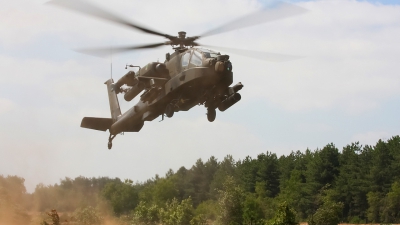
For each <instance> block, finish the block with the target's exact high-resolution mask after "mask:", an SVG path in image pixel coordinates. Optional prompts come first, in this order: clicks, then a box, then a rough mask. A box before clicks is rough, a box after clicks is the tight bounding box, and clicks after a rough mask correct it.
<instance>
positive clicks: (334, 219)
mask: <svg viewBox="0 0 400 225" xmlns="http://www.w3.org/2000/svg"><path fill="white" fill-rule="evenodd" d="M342 210H343V203H341V202H339V203H337V202H332V201H328V202H324V204H323V205H322V206H321V207H319V208H318V209H317V211H316V212H315V214H314V215H313V217H312V220H313V221H310V222H309V224H315V225H337V224H339V222H340V217H341V215H342Z"/></svg>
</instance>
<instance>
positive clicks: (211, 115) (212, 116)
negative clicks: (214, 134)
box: [207, 108, 217, 122]
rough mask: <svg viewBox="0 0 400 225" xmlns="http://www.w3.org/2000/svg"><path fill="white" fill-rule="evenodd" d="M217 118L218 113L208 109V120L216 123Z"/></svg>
mask: <svg viewBox="0 0 400 225" xmlns="http://www.w3.org/2000/svg"><path fill="white" fill-rule="evenodd" d="M216 116H217V112H216V111H215V109H213V108H208V109H207V119H208V121H210V122H214V120H215V117H216Z"/></svg>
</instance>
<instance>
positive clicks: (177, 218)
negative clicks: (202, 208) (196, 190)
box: [160, 197, 193, 225]
mask: <svg viewBox="0 0 400 225" xmlns="http://www.w3.org/2000/svg"><path fill="white" fill-rule="evenodd" d="M192 218H193V205H192V199H191V198H190V197H189V198H187V199H184V200H182V202H181V203H179V202H178V200H177V199H176V198H174V199H172V201H170V202H167V203H166V204H165V208H163V209H161V210H160V220H161V223H162V224H164V225H187V224H189V223H190V221H191V220H192Z"/></svg>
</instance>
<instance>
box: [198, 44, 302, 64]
mask: <svg viewBox="0 0 400 225" xmlns="http://www.w3.org/2000/svg"><path fill="white" fill-rule="evenodd" d="M199 45H201V46H204V47H209V48H212V49H218V50H222V51H226V52H228V53H234V54H238V55H243V56H247V57H250V58H255V59H260V60H265V61H271V62H286V61H291V60H296V59H301V58H304V57H303V56H295V55H285V54H278V53H270V52H260V51H252V50H245V49H236V48H225V47H219V46H211V45H203V44H199Z"/></svg>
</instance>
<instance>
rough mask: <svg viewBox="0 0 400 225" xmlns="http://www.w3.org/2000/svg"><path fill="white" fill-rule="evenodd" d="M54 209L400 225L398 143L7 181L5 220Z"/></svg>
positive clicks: (162, 218) (162, 217)
mask: <svg viewBox="0 0 400 225" xmlns="http://www.w3.org/2000/svg"><path fill="white" fill-rule="evenodd" d="M53 208H54V209H57V210H58V211H59V212H63V213H64V214H65V215H72V214H68V213H75V214H74V215H75V217H79V216H76V215H81V214H82V211H84V210H86V211H88V210H89V211H90V212H93V213H92V214H90V213H86V214H85V213H84V214H83V215H86V216H88V215H89V216H90V215H91V216H92V217H93V218H95V219H97V221H98V220H99V218H100V217H101V215H102V216H104V215H105V213H106V212H107V215H110V216H113V217H115V218H118V219H119V221H121V223H123V221H125V222H127V224H159V223H160V222H161V223H162V224H171V225H172V224H207V223H209V222H211V221H212V222H217V223H219V224H279V223H277V221H284V220H288V221H292V222H293V221H308V222H309V224H310V223H311V224H337V223H338V222H349V223H372V222H373V223H400V137H399V136H394V137H392V138H390V139H388V140H386V141H384V140H379V141H378V142H377V143H376V144H375V145H374V146H369V145H366V146H362V145H360V144H359V143H358V142H356V143H352V144H349V145H347V146H345V147H344V148H343V149H342V150H340V151H339V149H338V148H336V147H335V145H334V144H328V145H326V146H325V147H323V148H321V149H316V150H313V151H312V150H309V149H306V150H305V151H303V152H302V151H293V152H291V153H290V154H289V155H282V156H279V157H278V156H277V155H276V154H275V153H272V152H266V153H261V154H259V155H258V156H257V157H255V158H252V157H250V156H247V157H246V158H244V159H241V160H237V161H236V160H234V159H233V158H232V156H230V155H228V156H226V157H225V158H224V159H222V160H220V161H219V160H218V159H216V158H215V157H213V156H211V157H210V158H209V159H208V160H207V161H203V160H201V159H198V160H197V161H196V162H195V164H194V165H193V166H192V167H191V168H185V167H181V168H179V169H178V170H177V171H173V170H171V169H170V170H169V171H167V172H166V174H165V176H159V175H156V176H155V177H153V178H151V179H148V180H147V181H144V182H140V183H134V182H133V181H132V180H130V179H125V180H121V179H119V178H108V177H98V178H87V177H82V176H81V177H77V178H75V179H71V178H65V179H61V180H60V183H58V184H54V185H43V184H39V185H37V186H36V188H35V191H34V192H33V193H26V189H25V186H24V179H23V178H20V177H16V176H7V177H5V176H0V220H1V219H2V218H3V220H4V219H5V218H6V219H7V218H8V217H12V218H9V219H10V220H11V219H12V220H20V221H27V220H29V218H30V214H29V213H21V212H32V211H38V212H45V211H48V210H50V209H53ZM86 211H85V212H86ZM96 212H97V213H99V215H96ZM79 213H81V214H79ZM64 214H63V215H64ZM10 215H13V216H10ZM0 222H1V221H0ZM26 224H28V223H26ZM282 224H290V223H289V222H288V223H282ZM294 224H295V223H294Z"/></svg>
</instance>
